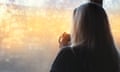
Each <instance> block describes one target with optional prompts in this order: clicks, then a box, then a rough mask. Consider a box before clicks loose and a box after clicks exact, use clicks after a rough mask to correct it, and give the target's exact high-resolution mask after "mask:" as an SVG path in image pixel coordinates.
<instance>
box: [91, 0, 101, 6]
mask: <svg viewBox="0 0 120 72" xmlns="http://www.w3.org/2000/svg"><path fill="white" fill-rule="evenodd" d="M90 1H91V2H95V3H98V4H100V5H103V0H90Z"/></svg>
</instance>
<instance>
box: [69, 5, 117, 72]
mask: <svg viewBox="0 0 120 72" xmlns="http://www.w3.org/2000/svg"><path fill="white" fill-rule="evenodd" d="M72 31H73V32H72V36H71V37H72V44H73V46H74V45H77V44H79V45H83V46H86V47H87V48H89V49H91V51H92V53H93V58H94V60H95V61H94V64H95V66H96V67H103V68H108V69H106V71H107V72H108V71H110V72H117V71H118V54H117V50H116V48H115V45H114V41H113V38H112V34H111V31H110V27H109V21H108V18H107V15H106V12H105V10H104V9H103V8H102V7H101V6H99V5H97V4H95V3H87V4H84V5H82V6H80V7H78V8H76V9H75V10H74V12H73V29H72ZM100 60H101V61H100ZM101 62H102V63H101ZM106 66H108V67H106ZM103 72H104V71H103Z"/></svg>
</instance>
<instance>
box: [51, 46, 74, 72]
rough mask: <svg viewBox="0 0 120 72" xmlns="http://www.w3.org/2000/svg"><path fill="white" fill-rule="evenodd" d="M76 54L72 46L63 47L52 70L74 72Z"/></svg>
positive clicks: (53, 71)
mask: <svg viewBox="0 0 120 72" xmlns="http://www.w3.org/2000/svg"><path fill="white" fill-rule="evenodd" d="M73 57H74V54H73V53H72V51H71V49H70V48H63V49H61V51H60V52H59V53H58V55H57V57H56V59H55V61H54V62H53V64H52V67H51V71H50V72H72V66H73V65H72V63H74V62H73V61H74V60H73V59H74V58H73Z"/></svg>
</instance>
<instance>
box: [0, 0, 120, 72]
mask: <svg viewBox="0 0 120 72" xmlns="http://www.w3.org/2000/svg"><path fill="white" fill-rule="evenodd" d="M86 2H88V1H87V0H0V33H1V34H0V72H49V69H50V66H51V64H52V61H53V59H54V58H55V55H56V54H57V52H58V50H59V48H58V38H59V36H60V35H61V34H62V33H63V32H68V33H70V26H71V24H72V11H73V9H74V8H75V7H77V6H79V5H81V4H83V3H86ZM103 4H104V8H105V9H106V11H107V13H108V16H109V20H110V24H111V29H112V33H113V36H114V39H115V42H116V46H117V47H118V48H120V46H119V45H120V24H119V23H120V7H119V4H120V1H119V0H115V1H113V0H104V3H103Z"/></svg>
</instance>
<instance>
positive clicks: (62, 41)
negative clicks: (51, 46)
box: [59, 32, 71, 48]
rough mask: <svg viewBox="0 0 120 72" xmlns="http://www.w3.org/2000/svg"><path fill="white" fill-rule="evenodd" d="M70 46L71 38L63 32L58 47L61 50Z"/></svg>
mask: <svg viewBox="0 0 120 72" xmlns="http://www.w3.org/2000/svg"><path fill="white" fill-rule="evenodd" d="M70 44H71V38H70V34H68V33H66V32H64V33H63V34H62V35H61V36H60V37H59V47H60V48H63V47H65V46H69V45H70Z"/></svg>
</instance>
